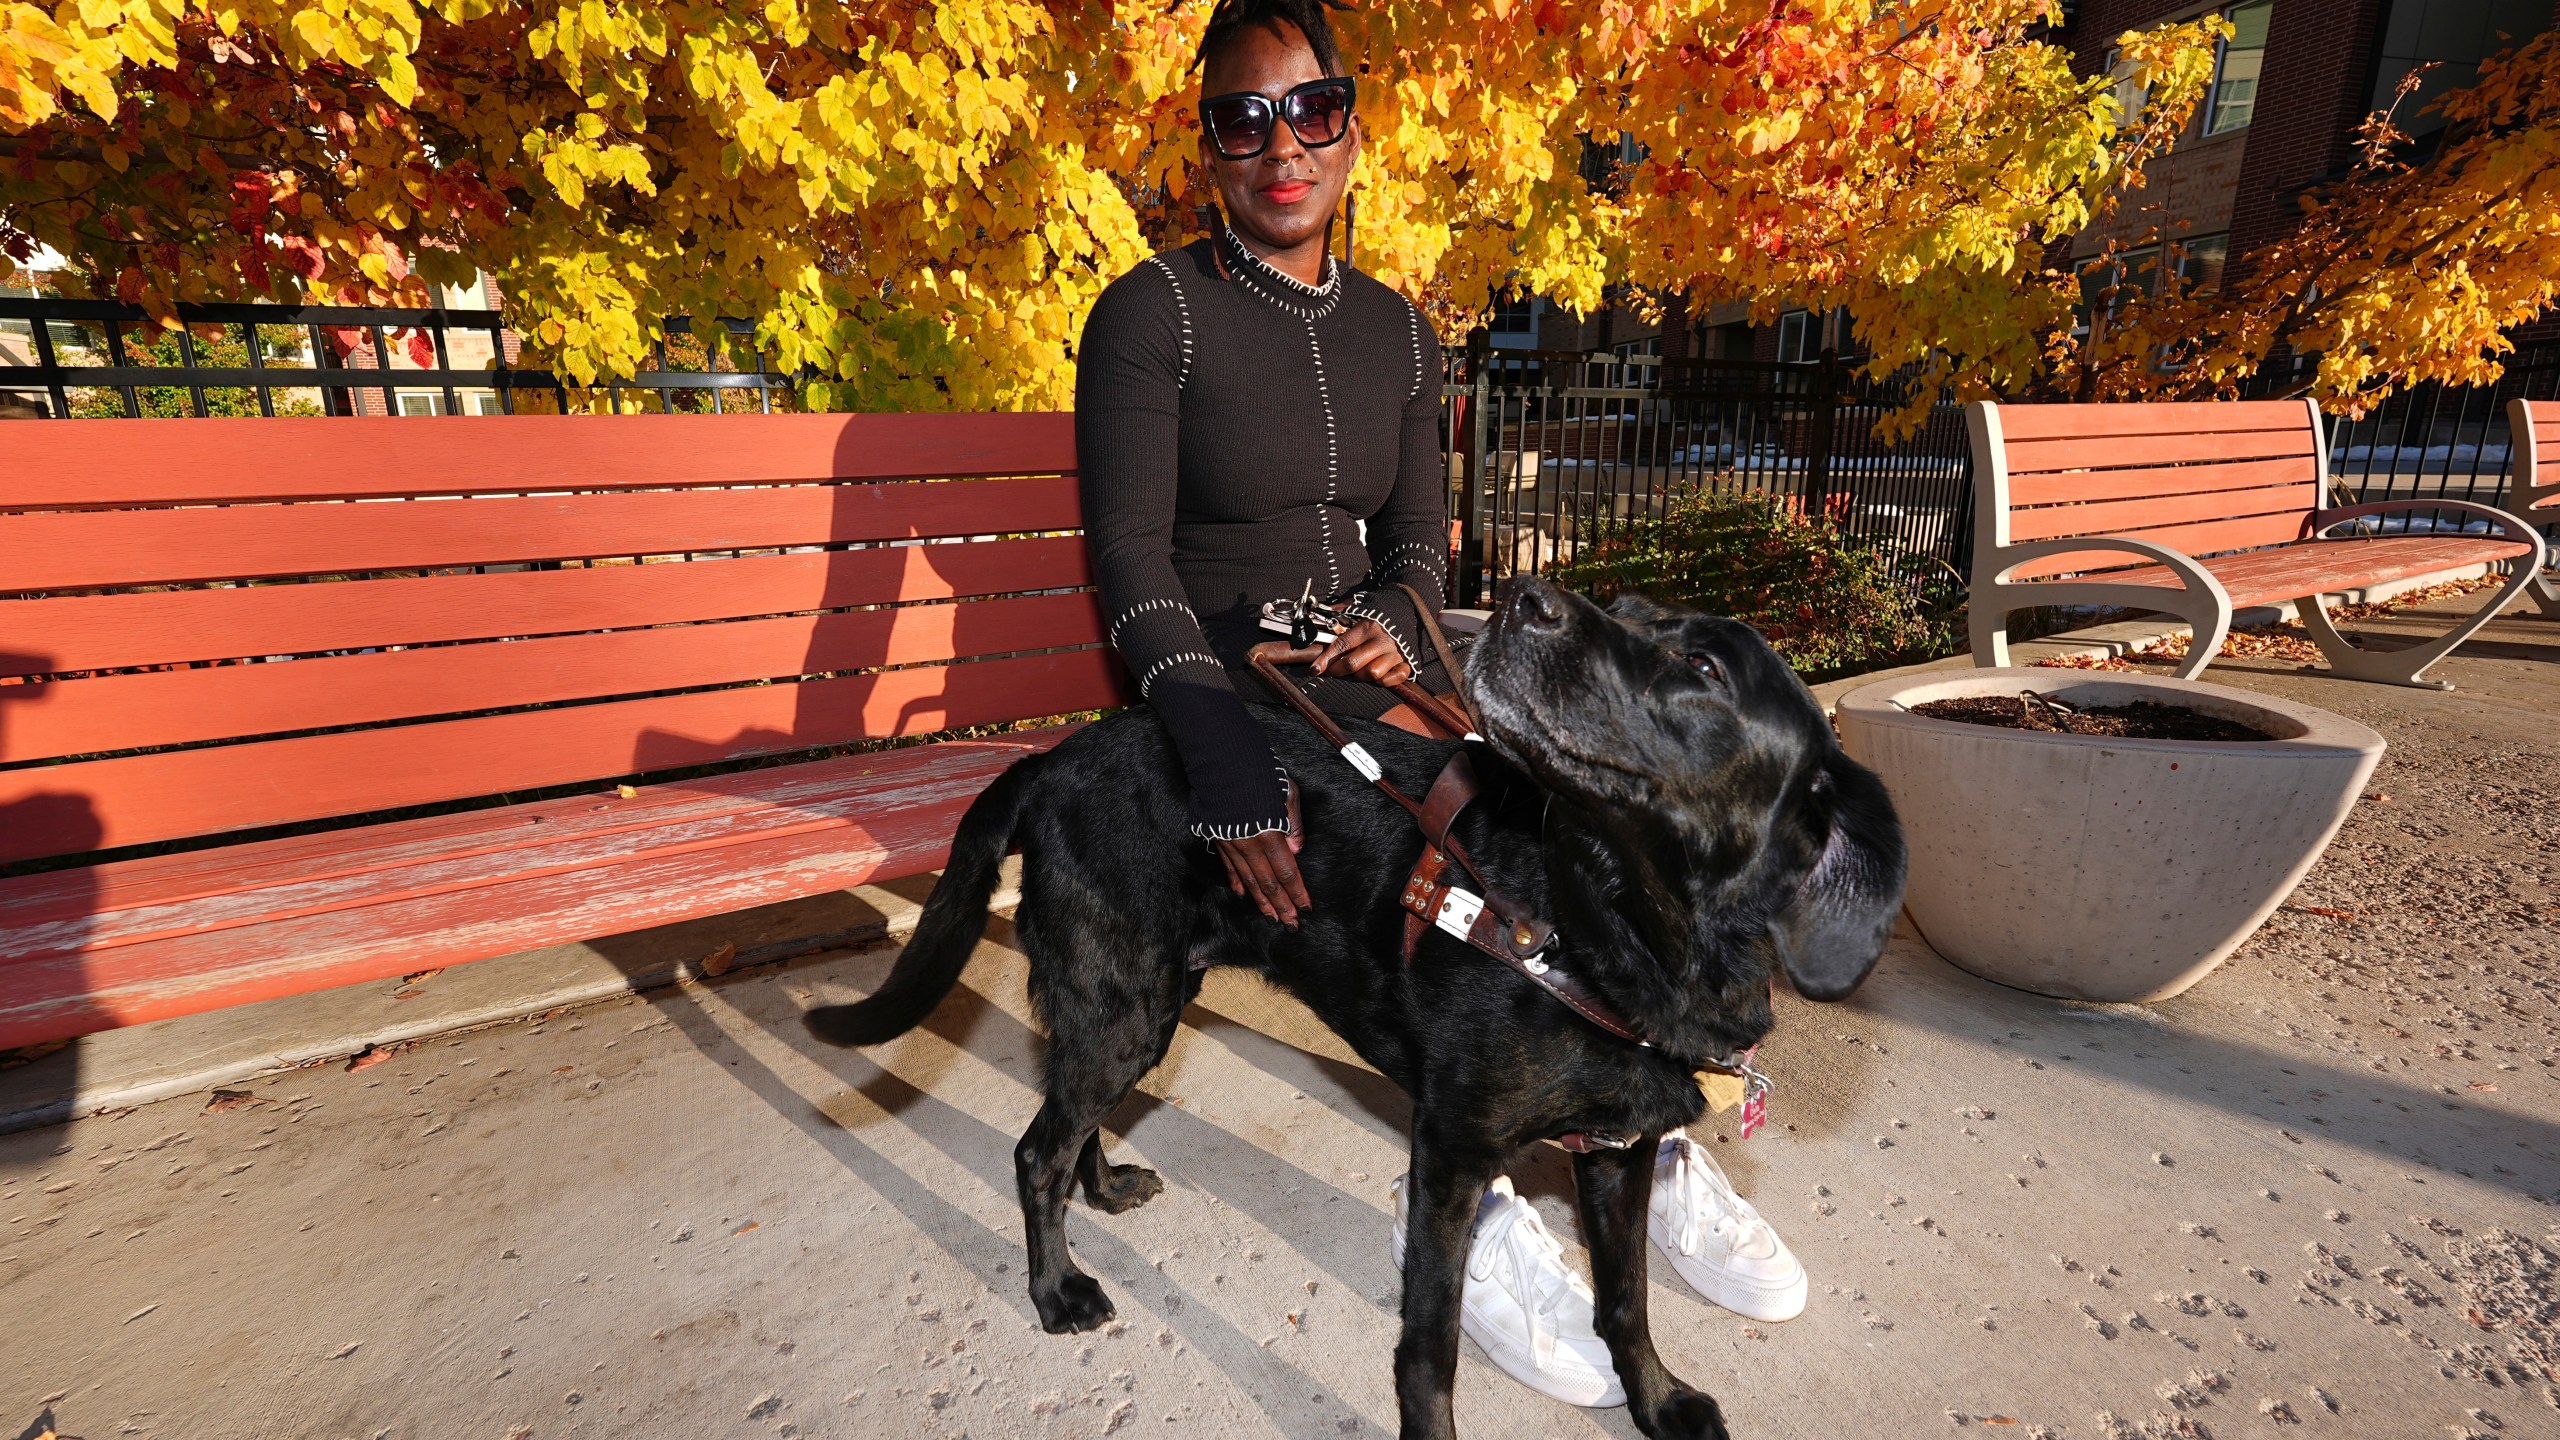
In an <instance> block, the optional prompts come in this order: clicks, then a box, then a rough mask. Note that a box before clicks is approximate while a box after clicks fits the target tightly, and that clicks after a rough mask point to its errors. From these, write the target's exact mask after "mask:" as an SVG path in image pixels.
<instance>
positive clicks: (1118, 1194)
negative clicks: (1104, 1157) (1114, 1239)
mask: <svg viewBox="0 0 2560 1440" xmlns="http://www.w3.org/2000/svg"><path fill="white" fill-rule="evenodd" d="M1102 1174H1103V1180H1102V1184H1101V1186H1100V1188H1096V1187H1094V1186H1091V1185H1087V1186H1086V1187H1084V1198H1085V1201H1086V1203H1088V1204H1090V1205H1092V1206H1093V1208H1094V1209H1096V1210H1099V1211H1101V1212H1102V1213H1103V1214H1105V1215H1117V1214H1119V1213H1120V1212H1121V1211H1123V1210H1135V1209H1137V1208H1138V1207H1139V1206H1141V1205H1144V1204H1146V1203H1147V1202H1148V1201H1150V1200H1153V1199H1154V1198H1156V1197H1157V1196H1158V1195H1161V1194H1163V1193H1164V1177H1163V1176H1161V1175H1158V1174H1157V1173H1156V1172H1154V1171H1153V1170H1150V1169H1148V1168H1147V1167H1146V1166H1144V1165H1106V1166H1104V1167H1103V1169H1102Z"/></svg>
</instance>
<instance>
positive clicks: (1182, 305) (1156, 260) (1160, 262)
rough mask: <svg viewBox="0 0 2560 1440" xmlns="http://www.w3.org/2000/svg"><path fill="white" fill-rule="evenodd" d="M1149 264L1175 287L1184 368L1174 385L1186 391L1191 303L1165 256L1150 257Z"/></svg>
mask: <svg viewBox="0 0 2560 1440" xmlns="http://www.w3.org/2000/svg"><path fill="white" fill-rule="evenodd" d="M1147 263H1148V264H1150V265H1153V266H1154V267H1156V268H1157V269H1159V270H1161V271H1163V272H1164V278H1165V283H1166V284H1168V285H1171V286H1172V287H1173V308H1174V311H1175V312H1176V313H1177V314H1179V315H1180V316H1181V317H1182V367H1181V369H1179V370H1178V371H1176V372H1175V374H1174V377H1173V385H1174V388H1175V389H1177V390H1180V389H1185V388H1187V387H1189V385H1190V384H1191V302H1190V301H1188V300H1186V299H1184V298H1183V296H1182V280H1181V277H1179V276H1177V275H1175V274H1174V273H1173V267H1172V266H1170V265H1167V264H1166V263H1164V257H1163V256H1161V255H1150V256H1148V257H1147Z"/></svg>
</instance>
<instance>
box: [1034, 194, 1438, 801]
mask: <svg viewBox="0 0 2560 1440" xmlns="http://www.w3.org/2000/svg"><path fill="white" fill-rule="evenodd" d="M1213 244H1215V245H1218V246H1219V247H1220V250H1219V251H1218V252H1216V253H1222V254H1223V255H1224V257H1225V259H1226V268H1227V272H1228V275H1230V276H1232V277H1233V278H1232V279H1228V278H1224V277H1222V276H1220V274H1219V273H1218V266H1217V264H1216V260H1215V258H1214V255H1213V251H1212V249H1211V247H1212V245H1213ZM1439 415H1440V345H1439V341H1438V340H1437V338H1436V337H1434V336H1433V334H1432V333H1431V326H1430V324H1429V323H1428V322H1427V321H1425V320H1424V319H1423V318H1422V314H1421V312H1420V311H1418V310H1416V309H1415V308H1414V306H1413V304H1412V302H1411V301H1408V300H1406V299H1405V298H1404V297H1403V296H1402V295H1399V294H1397V293H1396V292H1395V291H1393V290H1390V289H1388V288H1387V287H1386V286H1384V285H1381V284H1379V283H1378V282H1377V281H1375V280H1372V279H1370V278H1369V277H1368V276H1366V275H1363V274H1361V273H1360V272H1358V271H1357V270H1353V269H1350V268H1348V267H1346V266H1342V265H1337V264H1335V263H1334V262H1333V261H1331V260H1330V259H1328V260H1327V261H1326V262H1325V279H1324V283H1323V284H1322V285H1320V286H1313V287H1310V286H1308V285H1305V284H1302V283H1300V282H1299V281H1297V280H1295V279H1292V278H1291V277H1289V276H1287V275H1284V274H1282V273H1280V272H1279V271H1278V270H1276V269H1273V268H1272V267H1271V266H1269V265H1268V264H1265V263H1264V262H1263V261H1262V260H1261V259H1260V258H1259V257H1257V256H1255V255H1254V254H1253V253H1252V252H1251V251H1249V250H1247V249H1245V248H1244V246H1243V245H1241V244H1239V243H1237V242H1236V241H1235V239H1234V237H1233V236H1232V235H1228V236H1225V237H1224V238H1223V239H1222V240H1220V241H1210V240H1199V241H1194V242H1193V243H1191V244H1189V245H1186V246H1183V247H1182V248H1181V249H1179V250H1169V251H1167V252H1165V253H1164V254H1161V255H1158V256H1156V257H1154V258H1153V259H1150V260H1148V261H1147V262H1146V263H1144V264H1142V265H1140V266H1138V267H1137V268H1136V269H1134V270H1131V271H1130V272H1129V273H1128V274H1126V275H1123V276H1121V277H1120V278H1119V279H1118V280H1116V281H1114V282H1112V284H1111V286H1110V288H1109V289H1107V290H1105V291H1103V293H1102V298H1101V299H1100V300H1098V301H1096V302H1095V303H1094V307H1093V313H1092V315H1091V316H1090V317H1089V318H1088V319H1087V320H1086V321H1085V327H1084V336H1083V339H1082V342H1081V343H1080V345H1079V346H1078V350H1077V357H1076V463H1077V467H1078V470H1079V472H1080V475H1081V477H1082V479H1081V484H1082V490H1083V496H1084V524H1085V544H1086V547H1087V548H1088V550H1089V551H1090V552H1091V555H1092V557H1093V569H1094V575H1095V578H1096V581H1097V582H1098V583H1099V585H1100V587H1101V591H1102V604H1103V611H1104V614H1105V615H1106V616H1107V617H1108V619H1109V622H1110V627H1111V643H1112V644H1113V645H1115V646H1116V647H1118V649H1119V651H1120V654H1121V657H1122V658H1123V659H1124V660H1126V661H1127V663H1128V666H1129V671H1130V673H1131V674H1132V675H1134V676H1135V677H1136V678H1137V682H1138V690H1139V693H1140V694H1141V695H1142V696H1143V697H1145V699H1146V700H1147V701H1148V702H1149V703H1150V704H1152V705H1154V706H1155V708H1156V710H1157V711H1158V713H1159V714H1161V715H1162V717H1163V719H1164V723H1165V727H1166V729H1167V730H1168V731H1170V732H1171V733H1172V736H1173V739H1174V744H1175V746H1176V748H1178V749H1179V750H1180V751H1181V753H1182V760H1183V765H1184V767H1185V769H1186V770H1187V771H1188V772H1189V775H1190V780H1191V812H1192V813H1191V819H1192V829H1193V832H1194V833H1196V834H1200V835H1203V836H1208V837H1212V838H1223V839H1235V838H1240V837H1242V836H1245V835H1250V834H1254V833H1256V832H1258V831H1262V830H1273V829H1279V828H1281V827H1282V826H1283V825H1285V824H1286V821H1287V790H1286V777H1285V776H1284V775H1282V774H1281V772H1280V768H1279V766H1278V765H1277V764H1276V763H1275V762H1274V761H1273V759H1272V757H1271V746H1270V742H1269V740H1268V739H1267V738H1266V737H1265V736H1264V734H1263V732H1262V728H1261V726H1260V724H1259V723H1257V722H1256V721H1255V720H1254V718H1253V716H1252V714H1251V713H1250V712H1249V711H1248V710H1247V709H1246V708H1245V705H1244V701H1243V698H1242V697H1240V696H1239V694H1238V683H1239V681H1241V682H1242V683H1243V685H1244V686H1245V687H1246V691H1247V693H1249V694H1257V695H1258V694H1260V693H1261V690H1260V686H1259V684H1258V682H1256V681H1255V679H1254V677H1253V676H1252V674H1251V672H1250V671H1248V670H1246V669H1245V667H1244V652H1245V651H1246V649H1248V648H1249V647H1251V646H1252V645H1253V644H1255V643H1256V642H1257V641H1261V640H1267V639H1272V638H1275V637H1274V636H1273V635H1272V634H1271V633H1270V632H1268V631H1264V630H1261V629H1259V628H1258V624H1257V622H1258V621H1259V619H1260V614H1261V608H1262V604H1263V602H1264V601H1266V600H1275V599H1291V600H1294V599H1296V598H1297V597H1298V595H1299V592H1300V591H1301V590H1303V589H1304V588H1305V587H1306V585H1307V582H1309V581H1311V580H1312V581H1313V582H1314V584H1315V593H1316V594H1317V595H1318V596H1319V597H1320V598H1323V599H1327V600H1331V601H1335V602H1339V603H1342V604H1345V605H1346V606H1348V607H1349V608H1350V609H1352V610H1353V611H1355V612H1357V613H1360V614H1363V615H1366V616H1368V617H1370V618H1372V619H1375V620H1377V621H1378V622H1379V623H1380V624H1382V625H1384V626H1385V627H1386V629H1387V631H1388V633H1389V634H1391V635H1393V636H1394V637H1395V639H1396V643H1397V644H1398V645H1399V646H1401V647H1402V648H1403V650H1404V653H1405V658H1406V659H1407V660H1409V661H1412V662H1414V663H1415V665H1416V668H1417V669H1421V668H1423V666H1422V659H1423V657H1424V656H1425V655H1427V654H1429V644H1428V642H1427V641H1425V640H1423V639H1422V637H1421V635H1420V633H1419V627H1418V625H1417V623H1416V621H1415V617H1414V614H1413V606H1412V604H1411V603H1410V602H1409V601H1407V600H1406V598H1405V596H1404V595H1403V593H1402V592H1400V591H1398V590H1396V589H1395V588H1394V587H1395V586H1396V585H1398V584H1399V583H1401V584H1406V585H1410V586H1412V587H1413V588H1414V589H1415V590H1417V591H1419V592H1421V594H1422V595H1423V596H1424V598H1425V600H1426V601H1427V602H1428V603H1429V604H1431V605H1433V606H1434V607H1436V606H1437V605H1438V604H1439V596H1440V593H1441V590H1442V587H1443V584H1444V581H1445V575H1444V571H1445V569H1446V567H1447V564H1448V547H1449V536H1448V500H1447V493H1448V482H1447V479H1446V470H1445V468H1444V463H1443V461H1442V460H1441V453H1440V432H1439ZM1363 522H1366V529H1367V538H1366V540H1365V542H1364V540H1363V538H1362V534H1361V532H1362V528H1363ZM1231 671H1232V672H1235V673H1233V674H1231V673H1230V672H1231ZM1425 683H1426V684H1428V685H1429V686H1430V688H1432V689H1435V690H1438V689H1445V688H1446V682H1445V680H1444V679H1443V678H1442V677H1441V676H1439V675H1438V674H1437V672H1436V671H1434V672H1433V673H1431V674H1430V675H1429V677H1428V678H1427V680H1426V682H1425ZM1314 693H1315V695H1316V698H1317V699H1318V700H1319V701H1321V702H1322V703H1323V704H1324V705H1325V707H1326V708H1327V709H1329V710H1336V711H1338V712H1340V713H1346V714H1370V715H1375V714H1378V713H1381V712H1383V711H1384V710H1385V709H1386V708H1388V707H1389V706H1391V705H1392V704H1393V703H1394V699H1393V697H1392V696H1391V695H1389V694H1388V693H1387V692H1386V691H1383V690H1380V689H1378V688H1377V687H1375V686H1371V685H1365V684H1357V683H1345V682H1341V681H1322V680H1320V681H1317V682H1316V685H1315V689H1314Z"/></svg>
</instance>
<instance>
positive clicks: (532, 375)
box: [0, 296, 795, 418]
mask: <svg viewBox="0 0 2560 1440" xmlns="http://www.w3.org/2000/svg"><path fill="white" fill-rule="evenodd" d="M178 317H179V319H180V320H181V321H183V322H185V323H184V324H182V325H180V326H178V327H176V328H172V329H168V330H165V331H164V330H161V329H159V328H157V327H155V326H154V325H152V323H151V321H150V317H149V316H148V315H147V314H146V313H145V312H143V311H142V310H140V309H138V308H136V307H134V306H130V305H120V304H116V303H114V302H112V301H99V300H67V299H61V298H56V297H49V296H34V297H29V296H11V297H0V416H16V417H32V418H103V417H124V418H139V417H146V416H175V415H194V416H210V415H289V414H309V415H462V414H485V415H516V414H559V413H563V412H565V411H567V410H569V409H570V408H571V407H572V404H573V397H576V398H582V399H583V398H596V399H601V401H602V402H603V404H604V405H605V407H606V408H607V409H610V410H613V411H615V412H617V413H618V412H621V411H624V410H698V411H704V412H718V411H721V410H724V409H726V410H739V409H747V408H752V409H756V410H760V411H771V410H774V409H776V408H790V407H791V406H792V405H793V404H794V403H795V402H794V400H793V394H794V392H793V388H792V382H791V378H790V377H789V376H785V375H779V374H775V373H772V372H771V371H769V370H767V369H765V368H763V367H762V366H757V367H756V368H752V369H749V368H737V367H736V363H735V362H736V361H738V360H740V359H744V360H747V361H750V362H752V361H753V360H754V358H755V357H754V356H753V355H752V354H749V353H748V351H749V345H748V343H747V339H746V337H747V335H748V333H749V332H750V331H751V329H752V327H751V326H749V325H748V324H747V323H746V322H744V321H734V320H733V321H728V322H725V324H724V326H723V331H722V333H719V334H716V335H713V336H710V337H708V338H707V339H698V338H696V337H695V336H694V335H693V327H692V325H691V324H690V322H688V321H686V320H685V319H683V318H681V317H678V318H675V319H671V320H669V321H667V323H666V329H667V332H668V339H667V340H665V341H661V342H659V343H658V344H657V345H656V347H655V348H654V352H653V356H652V359H653V363H654V366H655V368H653V369H650V370H644V371H642V372H640V373H638V374H636V375H633V376H632V377H631V378H629V379H628V380H616V381H611V382H608V383H606V384H603V385H599V386H595V387H592V390H582V389H581V388H580V387H577V386H575V385H573V384H570V383H567V382H564V381H563V380H562V379H561V378H560V377H559V376H557V375H555V374H553V373H552V372H551V371H549V370H543V369H527V368H524V367H521V366H519V365H517V364H516V363H515V354H516V342H515V338H514V336H512V335H511V334H509V333H508V331H507V329H506V323H505V321H504V319H503V318H502V317H501V316H500V314H499V312H497V311H495V310H465V309H437V310H395V309H371V308H361V307H350V306H336V305H181V306H179V307H178Z"/></svg>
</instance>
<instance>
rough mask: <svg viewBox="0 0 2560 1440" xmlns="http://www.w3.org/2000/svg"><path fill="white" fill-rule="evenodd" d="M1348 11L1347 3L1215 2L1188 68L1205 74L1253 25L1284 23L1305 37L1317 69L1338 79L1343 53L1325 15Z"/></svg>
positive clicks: (1340, 0) (1295, 0)
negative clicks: (1330, 11) (1214, 7)
mask: <svg viewBox="0 0 2560 1440" xmlns="http://www.w3.org/2000/svg"><path fill="white" fill-rule="evenodd" d="M1350 8H1351V3H1350V0H1218V4H1217V8H1216V9H1214V10H1211V11H1210V12H1209V28H1208V29H1207V30H1205V31H1203V32H1201V35H1200V53H1199V55H1198V56H1197V57H1195V58H1194V59H1193V60H1192V62H1191V68H1192V69H1194V70H1206V69H1207V68H1208V66H1209V62H1210V60H1212V59H1214V58H1215V57H1216V56H1217V54H1218V53H1219V52H1220V51H1222V50H1224V49H1226V48H1227V47H1228V46H1229V45H1232V44H1234V43H1235V42H1236V40H1237V39H1238V38H1239V37H1241V36H1242V35H1243V34H1244V32H1245V31H1246V30H1248V29H1251V28H1252V27H1254V26H1256V25H1270V24H1275V23H1282V22H1285V23H1287V24H1288V25H1290V26H1292V27H1293V28H1295V29H1296V30H1297V32H1298V33H1299V34H1300V35H1303V36H1305V37H1306V40H1307V48H1308V49H1309V50H1312V51H1314V52H1315V57H1316V65H1317V67H1318V68H1319V69H1321V70H1323V71H1324V73H1326V74H1327V75H1340V74H1342V73H1343V69H1342V51H1341V48H1340V47H1338V46H1336V45H1335V44H1334V42H1333V22H1332V21H1331V20H1330V19H1328V18H1327V17H1326V15H1325V12H1326V11H1327V10H1349V9H1350Z"/></svg>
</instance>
